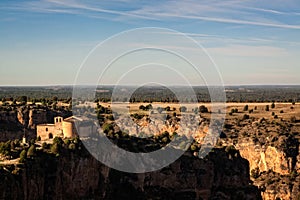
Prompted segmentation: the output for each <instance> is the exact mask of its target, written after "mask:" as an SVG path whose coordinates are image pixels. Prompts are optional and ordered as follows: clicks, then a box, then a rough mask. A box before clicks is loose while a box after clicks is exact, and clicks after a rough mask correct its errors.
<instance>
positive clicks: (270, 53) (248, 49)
mask: <svg viewBox="0 0 300 200" xmlns="http://www.w3.org/2000/svg"><path fill="white" fill-rule="evenodd" d="M207 50H208V52H209V53H211V54H212V55H214V54H217V55H222V56H234V57H236V56H242V57H278V56H280V57H282V56H287V55H289V53H288V51H287V50H286V49H283V48H279V47H274V46H246V45H230V46H225V47H216V48H207Z"/></svg>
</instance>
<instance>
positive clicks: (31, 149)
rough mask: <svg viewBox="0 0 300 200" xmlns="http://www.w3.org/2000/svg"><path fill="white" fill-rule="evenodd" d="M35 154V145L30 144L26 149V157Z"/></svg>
mask: <svg viewBox="0 0 300 200" xmlns="http://www.w3.org/2000/svg"><path fill="white" fill-rule="evenodd" d="M33 156H35V145H34V144H33V145H31V146H30V148H29V149H28V151H27V157H28V158H30V157H33Z"/></svg>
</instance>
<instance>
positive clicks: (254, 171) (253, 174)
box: [250, 167, 260, 179]
mask: <svg viewBox="0 0 300 200" xmlns="http://www.w3.org/2000/svg"><path fill="white" fill-rule="evenodd" d="M250 174H251V177H252V178H255V179H256V178H258V177H259V175H260V174H259V169H258V167H256V168H254V169H252V170H251V172H250Z"/></svg>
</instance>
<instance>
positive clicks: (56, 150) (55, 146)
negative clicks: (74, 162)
mask: <svg viewBox="0 0 300 200" xmlns="http://www.w3.org/2000/svg"><path fill="white" fill-rule="evenodd" d="M50 150H51V152H52V153H53V154H56V155H57V154H59V150H60V147H59V145H58V144H57V143H53V144H52V145H51V149H50Z"/></svg>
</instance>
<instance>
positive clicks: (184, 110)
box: [179, 106, 187, 112]
mask: <svg viewBox="0 0 300 200" xmlns="http://www.w3.org/2000/svg"><path fill="white" fill-rule="evenodd" d="M186 110H187V108H186V107H185V106H181V107H180V108H179V111H180V112H186Z"/></svg>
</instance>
